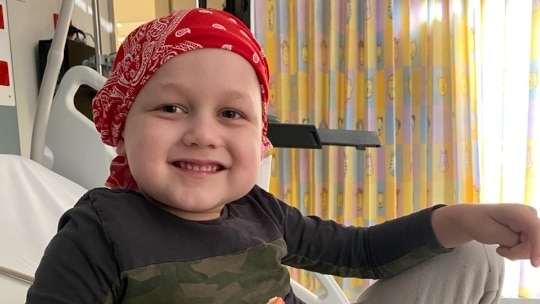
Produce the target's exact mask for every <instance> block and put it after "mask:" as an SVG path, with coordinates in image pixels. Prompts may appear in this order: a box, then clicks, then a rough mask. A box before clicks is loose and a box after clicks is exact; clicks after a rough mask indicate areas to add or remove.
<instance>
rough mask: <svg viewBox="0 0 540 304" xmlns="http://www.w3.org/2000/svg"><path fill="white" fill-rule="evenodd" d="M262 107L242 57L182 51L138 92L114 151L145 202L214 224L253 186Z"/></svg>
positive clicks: (222, 52)
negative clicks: (119, 156) (124, 157)
mask: <svg viewBox="0 0 540 304" xmlns="http://www.w3.org/2000/svg"><path fill="white" fill-rule="evenodd" d="M261 108H262V106H261V91H260V85H259V82H258V79H257V76H256V74H255V71H254V70H253V68H252V67H251V65H250V64H249V63H248V62H247V61H246V60H245V59H244V58H242V57H241V56H240V55H238V54H235V53H233V52H231V51H227V50H220V49H201V50H195V51H189V52H186V53H184V54H182V55H179V56H176V57H175V58H172V59H170V60H169V61H167V62H166V63H165V64H163V66H161V67H160V68H159V69H158V70H157V71H156V73H155V74H154V75H153V76H152V77H151V78H150V79H149V81H148V82H147V83H146V85H145V86H144V87H143V88H142V90H141V91H140V93H139V95H138V96H137V98H136V99H135V102H134V103H133V105H132V107H131V109H130V111H129V112H128V116H127V120H126V125H125V129H124V132H123V137H122V138H121V139H120V141H119V143H118V146H117V153H118V154H119V155H121V156H126V158H127V161H128V164H129V168H130V170H131V173H132V175H133V177H134V178H135V181H136V182H137V184H138V186H139V190H140V191H141V193H143V194H144V195H145V196H146V197H147V198H148V199H150V200H152V201H153V202H155V203H156V204H158V205H160V206H161V207H163V208H164V209H166V210H167V211H169V212H171V213H173V214H175V215H177V216H180V217H182V218H186V219H190V220H209V219H215V218H217V217H219V215H220V212H221V210H222V208H223V206H224V205H225V204H227V203H229V202H231V201H233V200H236V199H238V198H240V197H242V196H244V195H245V194H246V193H247V192H248V191H249V190H250V189H251V188H252V187H253V186H254V185H255V183H256V181H257V178H258V176H259V169H260V165H261V137H262V133H261V132H262V126H263V124H262V113H261V111H262V109H261Z"/></svg>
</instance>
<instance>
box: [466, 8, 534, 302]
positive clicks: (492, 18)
mask: <svg viewBox="0 0 540 304" xmlns="http://www.w3.org/2000/svg"><path fill="white" fill-rule="evenodd" d="M481 11H482V16H481V25H480V26H479V27H478V29H479V30H478V31H477V33H480V34H481V35H480V36H478V39H482V45H483V46H484V47H483V48H479V49H478V50H477V51H476V55H475V57H476V59H477V66H478V71H480V73H479V74H480V76H479V78H480V79H482V81H481V84H480V85H479V90H478V96H479V98H478V101H479V102H478V104H477V106H478V125H479V127H478V131H479V134H478V138H479V139H480V140H479V151H480V153H479V155H480V159H481V163H480V169H481V174H480V176H481V181H482V185H481V201H483V202H525V203H526V204H529V205H533V206H535V207H536V208H537V209H538V210H540V188H539V185H540V175H539V173H540V107H539V106H538V103H539V102H540V87H539V85H538V69H539V66H540V64H539V63H540V62H539V60H540V1H539V0H534V1H517V0H507V1H493V0H484V1H482V3H481ZM538 282H540V269H535V268H533V267H532V266H530V263H529V262H528V261H518V262H510V261H507V262H506V280H505V287H504V290H503V294H504V295H505V296H507V297H518V296H520V297H525V298H540V284H538Z"/></svg>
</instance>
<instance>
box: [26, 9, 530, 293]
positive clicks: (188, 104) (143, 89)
mask: <svg viewBox="0 0 540 304" xmlns="http://www.w3.org/2000/svg"><path fill="white" fill-rule="evenodd" d="M267 92H268V67H267V63H266V60H265V58H264V54H263V52H262V50H261V48H260V46H259V44H258V43H257V42H256V41H255V39H254V37H253V36H252V34H251V33H250V31H249V29H248V28H247V27H245V26H244V25H243V24H242V23H241V22H240V21H239V20H238V19H236V18H234V17H233V16H231V15H229V14H227V13H224V12H221V11H216V10H207V9H191V10H183V11H178V12H176V13H173V14H171V15H169V16H166V17H164V18H160V19H158V20H154V21H151V22H149V23H147V24H145V25H143V26H141V27H139V28H138V29H136V30H134V31H133V32H132V33H131V34H130V35H129V36H128V37H127V38H126V39H125V41H124V42H123V44H122V46H121V47H120V50H119V52H118V54H117V57H116V61H115V65H114V68H113V72H112V74H111V76H110V78H109V79H108V80H107V82H106V83H105V85H104V87H103V88H102V89H101V90H100V91H99V92H98V94H97V96H96V97H95V99H94V102H93V108H94V120H95V123H96V127H97V129H98V131H99V132H100V133H101V136H102V139H103V141H104V142H105V143H106V144H109V145H112V146H115V147H116V151H117V153H118V157H117V158H116V159H115V160H114V161H113V162H112V164H111V175H110V177H109V179H108V180H107V185H108V186H109V188H99V189H94V190H90V191H89V192H88V193H87V194H85V195H84V196H83V197H82V198H81V199H80V201H79V202H78V203H77V204H76V206H75V207H74V208H72V209H71V210H69V211H67V212H66V213H65V214H64V215H63V216H62V218H61V219H60V223H59V229H58V233H57V235H56V236H55V237H54V238H53V239H52V241H51V242H50V244H49V246H48V247H47V249H46V251H45V254H44V256H43V259H42V261H41V263H40V265H39V267H38V269H37V271H36V276H35V281H34V283H33V285H32V286H31V288H30V289H29V291H28V297H27V303H30V304H31V303H191V304H192V303H250V304H253V303H261V304H263V303H267V302H268V301H269V300H270V299H274V298H275V297H278V298H282V299H283V300H284V301H285V302H286V303H301V301H300V300H299V299H298V298H296V297H295V295H294V293H293V292H292V291H291V286H290V282H289V275H288V271H287V269H286V268H285V266H283V265H290V266H293V267H298V268H303V269H308V270H311V271H317V272H322V273H328V274H333V275H338V276H355V277H364V278H377V279H383V278H391V277H393V276H395V275H397V274H398V273H400V272H403V271H406V270H407V269H409V268H411V267H413V266H415V265H417V264H420V263H421V262H422V261H425V260H427V259H430V258H432V257H435V256H437V255H439V254H440V253H444V252H448V251H450V250H451V249H450V248H453V247H457V246H460V245H462V244H466V243H469V244H471V243H470V241H473V240H476V241H478V242H481V243H486V244H498V245H499V247H498V249H497V252H498V253H499V254H500V255H502V256H505V257H508V258H511V259H524V258H529V259H530V260H531V262H532V264H533V265H534V266H538V265H539V264H540V220H539V219H538V217H537V216H536V211H535V210H534V209H533V208H530V207H527V206H525V205H520V204H514V205H510V204H501V205H464V204H462V205H452V206H442V205H439V206H436V207H433V208H430V209H426V210H422V211H420V212H417V213H414V214H411V215H409V216H406V217H402V218H399V219H395V220H392V221H389V222H387V223H384V224H381V225H376V226H373V227H369V228H362V227H344V226H342V225H339V224H337V223H335V222H332V221H323V220H321V219H319V218H317V217H305V216H302V214H301V213H300V212H299V211H298V210H296V209H294V208H292V207H290V206H288V205H287V204H286V203H284V202H281V201H280V200H278V199H276V198H275V197H274V196H272V195H271V194H269V193H267V192H265V191H264V190H262V189H260V188H259V187H257V186H256V185H255V183H256V181H257V177H258V176H259V167H260V165H261V159H262V157H263V156H264V155H265V152H266V151H267V149H268V148H269V147H270V142H269V141H268V139H267V137H266V129H267V122H266V104H267V96H268V95H267ZM461 248H464V247H461V246H460V247H459V248H456V250H454V252H452V253H448V254H444V255H440V256H447V255H448V256H450V255H452V254H454V253H455V252H460V250H461ZM436 258H438V257H435V258H432V259H431V260H430V261H436ZM481 259H484V256H483V255H482V256H481ZM424 264H426V263H422V265H424ZM417 267H420V266H415V267H413V268H412V269H415V268H417ZM456 268H457V265H456ZM439 276H444V273H440V274H439ZM398 277H399V275H398ZM454 279H456V278H454ZM393 288H394V289H396V290H399V288H400V287H399V286H394V287H393ZM441 302H442V301H440V302H438V303H441ZM403 303H405V302H403Z"/></svg>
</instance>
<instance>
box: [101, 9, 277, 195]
mask: <svg viewBox="0 0 540 304" xmlns="http://www.w3.org/2000/svg"><path fill="white" fill-rule="evenodd" d="M201 48H220V49H226V50H230V51H232V52H235V53H237V54H239V55H241V56H242V57H243V58H244V59H246V60H247V61H248V62H249V63H250V64H251V65H252V66H253V69H254V70H255V72H256V74H257V78H258V79H259V83H260V85H261V97H262V120H263V130H262V137H261V138H262V143H261V144H262V146H263V149H262V151H263V155H262V156H264V154H265V153H266V152H267V151H268V149H270V148H271V143H270V141H269V140H268V138H267V137H266V132H267V129H268V123H267V119H266V107H267V104H268V77H269V76H268V63H267V61H266V58H265V56H264V53H263V51H262V48H261V46H260V45H259V43H258V42H257V41H256V39H255V37H254V36H253V35H252V34H251V32H250V30H249V28H247V26H245V25H244V23H243V22H242V21H240V20H239V19H237V18H236V17H234V16H233V15H231V14H229V13H227V12H224V11H220V10H213V9H201V8H194V9H188V10H180V11H177V12H174V13H172V14H170V15H167V16H165V17H162V18H159V19H156V20H153V21H150V22H148V23H146V24H143V25H141V26H140V27H138V28H137V29H135V30H134V31H133V32H131V33H130V34H129V35H128V36H127V37H126V39H125V40H124V42H123V43H122V45H121V46H120V49H119V50H118V52H117V55H116V58H115V62H114V64H113V69H112V73H111V75H110V77H109V78H108V79H107V81H106V82H105V85H104V86H103V88H101V90H99V91H98V93H97V95H96V96H95V97H94V99H93V101H92V109H93V116H94V123H95V125H96V128H97V130H98V132H99V133H100V134H101V139H102V141H103V142H104V143H105V144H107V145H110V146H113V147H114V146H116V145H117V143H118V139H119V138H120V136H121V134H122V131H123V129H124V124H125V121H126V117H127V113H128V111H129V109H130V108H131V105H132V104H133V102H134V101H135V98H136V97H137V94H138V93H139V92H140V90H141V89H142V87H143V86H144V84H145V83H146V82H147V81H148V79H150V77H152V75H153V74H154V73H155V72H156V71H157V69H159V67H161V65H163V64H164V63H165V62H167V60H169V59H171V58H173V57H175V56H178V55H180V54H182V53H184V52H188V51H191V50H196V49H201ZM262 156H261V157H262ZM105 185H106V186H108V187H110V188H131V189H138V187H137V183H136V182H135V180H134V179H133V177H132V175H131V172H130V170H129V166H128V164H127V160H126V159H125V158H124V157H121V156H117V157H116V158H115V159H114V160H113V161H112V163H111V172H110V176H109V178H108V179H107V181H106V182H105Z"/></svg>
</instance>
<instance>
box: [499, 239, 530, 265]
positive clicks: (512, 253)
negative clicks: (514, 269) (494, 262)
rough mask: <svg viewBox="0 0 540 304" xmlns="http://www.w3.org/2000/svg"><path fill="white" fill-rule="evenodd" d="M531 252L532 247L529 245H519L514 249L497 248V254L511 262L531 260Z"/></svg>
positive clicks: (513, 247)
mask: <svg viewBox="0 0 540 304" xmlns="http://www.w3.org/2000/svg"><path fill="white" fill-rule="evenodd" d="M530 250H531V247H530V245H529V244H527V243H519V244H517V245H516V246H512V247H504V246H499V247H498V248H497V253H498V254H499V255H500V256H503V257H505V258H507V259H509V260H512V261H515V260H523V259H527V258H529V256H530V252H531V251H530Z"/></svg>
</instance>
